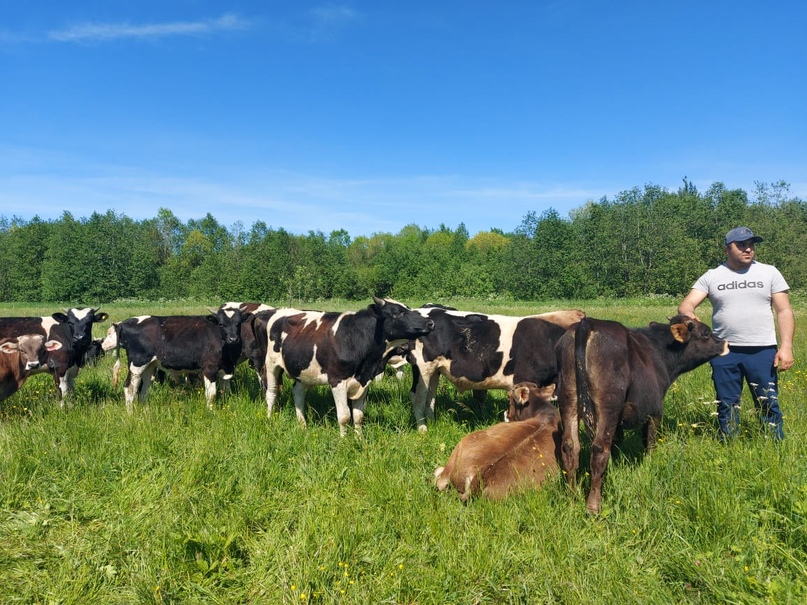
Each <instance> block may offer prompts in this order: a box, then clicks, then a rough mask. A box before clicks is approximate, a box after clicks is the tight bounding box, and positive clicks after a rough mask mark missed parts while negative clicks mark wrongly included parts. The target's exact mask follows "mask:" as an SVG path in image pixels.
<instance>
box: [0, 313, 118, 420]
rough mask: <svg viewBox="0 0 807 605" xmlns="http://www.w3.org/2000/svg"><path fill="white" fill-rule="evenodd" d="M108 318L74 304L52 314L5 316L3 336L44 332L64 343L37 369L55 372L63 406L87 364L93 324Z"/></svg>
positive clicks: (0, 330)
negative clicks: (70, 307)
mask: <svg viewBox="0 0 807 605" xmlns="http://www.w3.org/2000/svg"><path fill="white" fill-rule="evenodd" d="M108 317H109V316H108V315H107V314H106V313H99V312H97V309H93V308H87V307H74V308H72V309H68V310H67V312H66V313H54V314H53V315H51V316H50V317H3V318H0V338H16V337H17V336H19V335H21V334H41V335H42V336H44V337H45V338H46V339H47V340H55V341H58V342H59V343H61V345H62V346H61V347H59V348H58V349H54V350H53V351H50V352H49V353H48V356H47V357H48V358H47V363H46V364H45V365H44V366H42V367H41V368H40V369H39V370H38V371H39V372H50V373H51V374H52V375H53V380H54V382H55V383H56V388H57V389H58V390H59V395H60V399H61V406H62V407H64V405H65V402H66V401H67V397H68V395H69V394H70V393H72V391H73V388H74V383H75V378H76V375H77V374H78V371H79V369H80V368H81V367H83V366H84V354H85V353H86V351H87V349H88V348H89V347H90V344H91V342H92V325H93V324H94V323H97V322H102V321H106V320H107V318H108ZM35 373H36V372H35Z"/></svg>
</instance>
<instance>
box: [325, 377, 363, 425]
mask: <svg viewBox="0 0 807 605" xmlns="http://www.w3.org/2000/svg"><path fill="white" fill-rule="evenodd" d="M332 392H333V400H334V403H336V420H337V421H338V422H339V435H340V436H342V437H344V436H345V435H347V425H348V423H349V422H350V418H351V414H350V403H349V401H348V398H347V386H346V385H345V384H344V382H342V383H340V384H338V385H336V386H335V387H333V389H332ZM362 417H364V413H363V412H362Z"/></svg>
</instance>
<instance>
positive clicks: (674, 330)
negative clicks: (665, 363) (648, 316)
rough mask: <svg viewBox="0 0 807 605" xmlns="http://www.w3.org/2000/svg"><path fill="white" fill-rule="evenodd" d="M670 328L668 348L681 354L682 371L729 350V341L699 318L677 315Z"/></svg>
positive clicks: (671, 321)
mask: <svg viewBox="0 0 807 605" xmlns="http://www.w3.org/2000/svg"><path fill="white" fill-rule="evenodd" d="M651 325H652V324H651ZM669 330H670V334H671V335H672V342H671V343H670V345H669V347H668V348H669V349H670V350H676V351H677V352H678V355H680V359H681V360H680V363H681V368H682V369H681V372H682V373H683V372H688V371H690V370H692V369H694V368H696V367H698V366H699V365H701V364H702V363H705V362H706V361H709V360H710V359H712V358H713V357H720V356H722V355H727V354H728V352H729V343H728V342H726V341H725V340H721V339H720V338H718V337H717V336H715V335H714V334H713V333H712V330H711V329H710V328H709V326H707V325H706V324H705V323H702V322H701V321H699V320H697V319H692V318H691V317H687V316H686V315H676V316H675V317H673V318H672V319H670V325H669Z"/></svg>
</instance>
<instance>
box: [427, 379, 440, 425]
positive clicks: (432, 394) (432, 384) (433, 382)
mask: <svg viewBox="0 0 807 605" xmlns="http://www.w3.org/2000/svg"><path fill="white" fill-rule="evenodd" d="M439 383H440V373H439V372H435V373H434V374H432V375H431V376H429V407H427V408H426V414H427V416H428V417H429V420H434V402H435V400H436V399H437V385H438V384H439Z"/></svg>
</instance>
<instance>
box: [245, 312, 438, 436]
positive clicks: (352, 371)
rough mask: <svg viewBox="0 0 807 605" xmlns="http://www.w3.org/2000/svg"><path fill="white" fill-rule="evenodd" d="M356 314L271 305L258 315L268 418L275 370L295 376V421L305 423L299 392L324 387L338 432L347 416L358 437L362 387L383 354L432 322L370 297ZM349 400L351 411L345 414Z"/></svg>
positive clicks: (377, 369) (275, 383)
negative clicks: (263, 347)
mask: <svg viewBox="0 0 807 605" xmlns="http://www.w3.org/2000/svg"><path fill="white" fill-rule="evenodd" d="M373 300H374V303H373V304H371V305H369V307H368V308H366V309H363V310H361V311H357V312H345V313H338V312H321V311H300V310H297V309H277V310H276V311H273V312H264V313H258V315H257V316H256V319H255V330H256V332H257V331H262V332H264V333H265V334H266V336H265V338H266V342H267V345H266V366H265V377H266V406H267V414H268V415H270V416H271V414H272V410H273V408H274V404H275V398H276V396H277V386H278V382H279V380H280V375H281V372H283V371H285V372H286V373H287V374H288V375H289V376H290V377H291V378H293V379H294V380H295V384H294V388H293V393H294V405H295V408H296V410H297V419H298V420H299V422H300V423H301V424H303V425H305V392H306V390H307V389H308V387H310V386H313V385H326V384H327V385H328V386H330V387H331V390H332V392H333V397H334V401H335V403H336V417H337V419H338V421H339V430H340V433H341V434H342V435H343V436H344V435H345V434H347V425H348V423H349V422H350V419H351V417H352V419H353V426H354V429H355V431H356V433H357V434H358V435H359V436H361V426H362V422H363V420H364V402H365V398H366V396H367V386H368V384H369V383H370V381H371V380H372V379H373V377H374V376H376V375H377V374H378V373H379V372H380V371H381V370H383V367H384V366H383V364H384V362H385V357H386V354H387V353H388V352H389V351H391V350H392V349H393V348H395V347H397V346H399V345H401V344H404V343H405V342H407V341H409V340H412V339H415V338H418V337H420V336H423V335H424V334H428V333H429V332H430V331H431V330H432V329H433V328H434V323H433V322H432V321H431V320H430V319H428V318H426V317H423V316H422V315H420V314H419V313H416V312H415V311H413V310H411V309H410V308H409V307H407V306H406V305H404V304H401V303H399V302H396V301H394V300H391V299H389V298H384V299H381V298H376V297H373ZM351 404H352V408H353V409H352V413H351Z"/></svg>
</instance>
